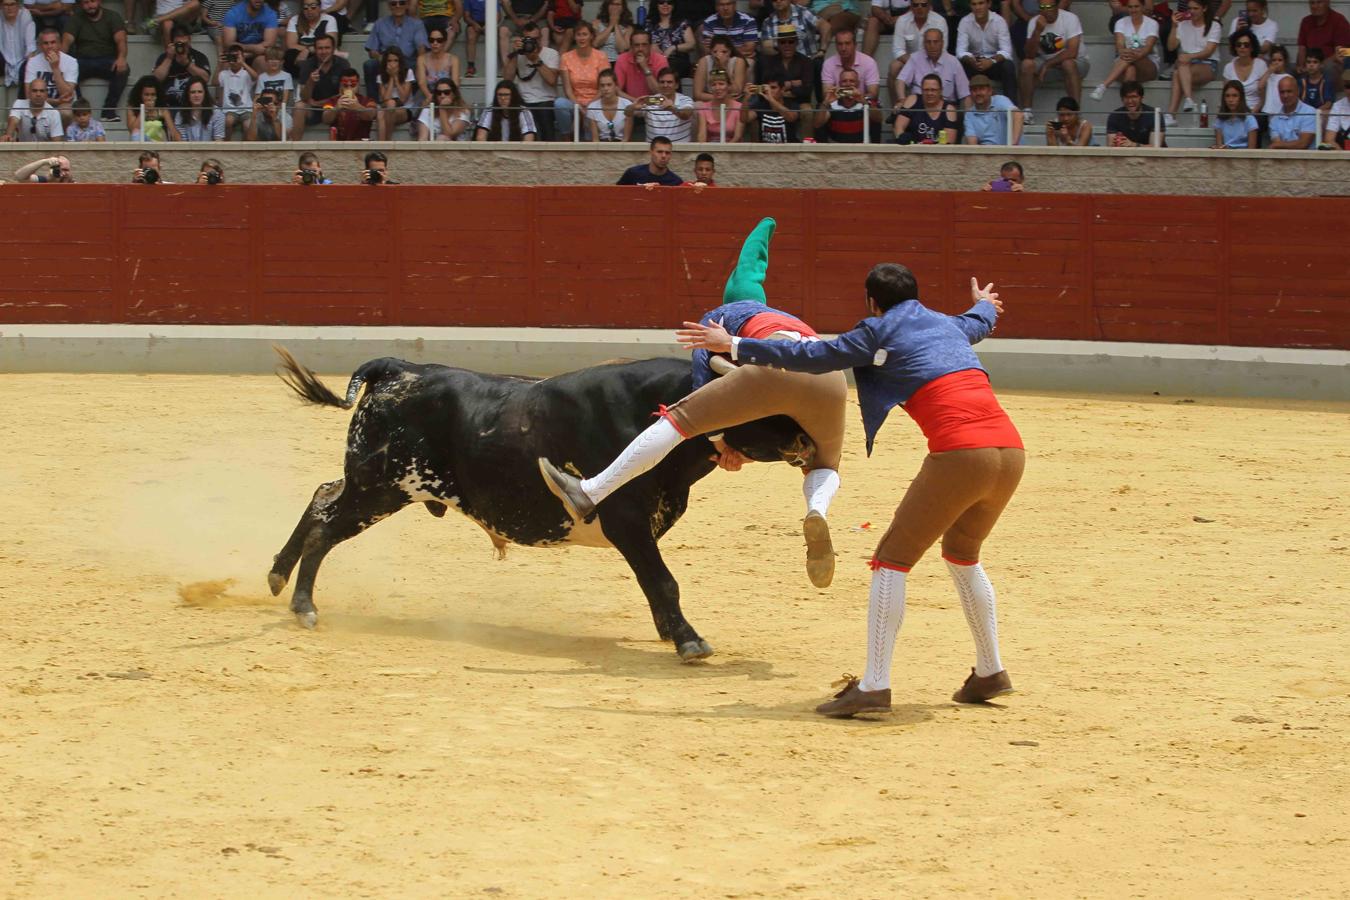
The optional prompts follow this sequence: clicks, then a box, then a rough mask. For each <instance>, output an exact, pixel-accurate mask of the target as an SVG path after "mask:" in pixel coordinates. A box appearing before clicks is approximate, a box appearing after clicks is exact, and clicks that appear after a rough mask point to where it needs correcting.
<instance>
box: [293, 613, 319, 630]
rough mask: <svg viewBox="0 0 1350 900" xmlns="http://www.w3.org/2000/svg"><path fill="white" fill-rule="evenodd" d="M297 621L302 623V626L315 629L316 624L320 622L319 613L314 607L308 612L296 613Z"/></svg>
mask: <svg viewBox="0 0 1350 900" xmlns="http://www.w3.org/2000/svg"><path fill="white" fill-rule="evenodd" d="M295 621H297V622H299V623H300V627H302V628H305V629H307V630H309V631H313V630H314V626H315V625H317V624H319V614H318V613H317V612H315V611H314V610H312V609H311V610H309V611H308V612H302V613H296V614H295Z"/></svg>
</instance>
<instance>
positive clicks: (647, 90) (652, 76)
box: [614, 28, 692, 102]
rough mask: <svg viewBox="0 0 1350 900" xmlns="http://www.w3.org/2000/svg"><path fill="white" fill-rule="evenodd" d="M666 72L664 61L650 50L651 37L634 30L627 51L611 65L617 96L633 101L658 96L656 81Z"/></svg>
mask: <svg viewBox="0 0 1350 900" xmlns="http://www.w3.org/2000/svg"><path fill="white" fill-rule="evenodd" d="M669 68H670V63H669V62H667V61H666V58H665V57H664V56H662V55H661V54H660V53H658V52H657V51H655V50H653V49H652V36H651V35H650V34H649V33H648V32H647V30H646V29H645V28H634V29H633V30H632V31H631V32H630V33H629V36H628V49H627V50H625V51H624V52H623V53H620V54H619V58H618V60H617V61H615V63H614V78H615V81H616V82H618V85H619V96H621V97H626V98H627V99H629V100H634V101H636V100H637V99H638V98H639V97H648V96H651V95H653V94H657V93H660V84H659V81H658V79H659V77H660V75H661V73H662V72H664V71H665V70H666V69H669ZM691 102H692V101H691Z"/></svg>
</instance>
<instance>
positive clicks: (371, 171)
mask: <svg viewBox="0 0 1350 900" xmlns="http://www.w3.org/2000/svg"><path fill="white" fill-rule="evenodd" d="M364 164H365V168H364V169H362V170H361V183H362V184H374V185H379V184H398V182H397V181H395V180H394V179H392V178H390V177H389V157H387V156H385V155H384V154H383V153H381V152H380V151H378V150H372V151H370V152H369V153H367V154H366V158H365V160H364Z"/></svg>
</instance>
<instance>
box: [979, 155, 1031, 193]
mask: <svg viewBox="0 0 1350 900" xmlns="http://www.w3.org/2000/svg"><path fill="white" fill-rule="evenodd" d="M1025 179H1026V173H1025V172H1023V171H1022V164H1021V163H1020V162H1017V161H1016V160H1010V161H1008V162H1005V163H1004V164H1003V165H1001V166H999V169H998V177H997V178H991V179H990V180H989V181H987V182H985V185H984V187H982V188H980V190H982V191H993V192H994V193H996V194H1001V193H1009V192H1012V193H1020V192H1021V191H1025V190H1026V189H1027V188H1026V185H1025V184H1023V181H1024V180H1025Z"/></svg>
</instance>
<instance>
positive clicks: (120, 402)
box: [0, 376, 1350, 898]
mask: <svg viewBox="0 0 1350 900" xmlns="http://www.w3.org/2000/svg"><path fill="white" fill-rule="evenodd" d="M328 380H329V383H330V384H333V385H335V386H337V385H340V384H341V383H344V382H343V379H341V378H336V377H335V378H329V379H328ZM0 387H2V388H3V393H4V396H5V402H4V405H5V419H6V420H7V421H8V422H9V426H8V427H7V428H6V429H5V430H6V432H7V433H8V434H9V438H8V439H7V440H8V441H9V442H10V447H9V450H8V451H6V459H5V461H4V463H3V464H2V465H0V497H3V508H4V516H3V519H4V531H5V534H6V540H5V541H4V543H3V545H0V597H2V599H3V610H4V615H3V618H0V678H3V684H2V685H0V798H3V802H0V896H5V897H91V896H119V897H131V896H169V895H174V896H182V897H202V896H229V897H281V896H286V897H294V896H328V897H339V896H365V897H390V896H413V895H422V896H426V895H439V896H446V897H450V896H454V897H464V896H479V895H481V896H502V897H624V898H629V897H631V898H640V897H654V896H658V895H660V896H675V897H752V896H763V897H821V898H826V897H828V898H839V897H896V896H901V895H904V896H918V895H946V894H952V893H956V892H969V893H978V894H984V895H993V896H1004V897H1046V896H1061V895H1065V896H1070V895H1076V896H1125V895H1150V896H1176V897H1191V896H1198V895H1207V896H1216V895H1224V896H1270V897H1288V896H1330V895H1345V894H1346V893H1347V892H1348V891H1350V888H1347V876H1346V873H1345V860H1346V859H1347V858H1348V857H1350V739H1348V738H1347V735H1348V734H1350V669H1347V666H1346V665H1345V663H1344V657H1343V656H1342V655H1341V651H1342V650H1343V649H1344V648H1345V644H1346V634H1347V632H1346V624H1345V623H1346V621H1347V619H1350V590H1348V588H1350V583H1348V581H1350V521H1347V512H1346V510H1347V506H1346V491H1347V486H1350V407H1335V408H1332V407H1325V406H1324V407H1316V408H1314V407H1309V406H1299V405H1296V404H1294V405H1288V404H1286V405H1283V406H1280V407H1273V406H1261V405H1258V404H1241V403H1238V404H1233V403H1225V404H1220V403H1216V402H1208V401H1204V400H1197V401H1196V402H1193V403H1192V402H1190V401H1188V400H1179V399H1177V398H1156V397H1150V398H1134V399H1132V398H1101V397H1048V396H1031V395H1005V397H1004V402H1005V405H1006V406H1007V407H1008V408H1009V410H1010V412H1011V413H1012V414H1013V416H1014V418H1015V419H1016V421H1017V422H1018V424H1019V426H1020V427H1021V429H1022V432H1023V435H1024V436H1025V438H1026V440H1027V443H1028V447H1029V448H1030V450H1031V452H1032V459H1031V463H1030V464H1029V467H1028V474H1027V478H1026V480H1025V482H1024V483H1023V488H1022V490H1021V492H1020V493H1019V495H1018V497H1017V498H1016V500H1015V501H1014V505H1013V507H1012V508H1011V509H1010V511H1009V513H1008V514H1007V515H1006V516H1005V518H1004V520H1003V522H1002V524H1001V526H1000V529H999V531H997V532H996V533H995V535H994V539H993V541H992V542H991V544H990V545H989V547H988V548H987V552H986V556H985V561H986V564H987V566H988V568H989V570H990V572H991V575H992V577H993V578H994V580H995V584H996V585H997V587H998V589H999V592H1000V593H999V600H1000V607H1001V614H1002V615H1001V618H1002V628H1003V650H1004V660H1005V662H1006V663H1007V665H1008V668H1009V671H1010V672H1011V673H1012V675H1013V678H1014V680H1015V682H1016V685H1017V687H1018V688H1019V693H1017V694H1015V695H1013V696H1012V697H1010V698H1008V699H1007V701H1006V702H1005V703H1003V704H1001V705H1000V706H997V707H990V708H972V707H958V706H956V705H954V704H952V703H950V702H949V701H948V697H949V696H950V694H951V692H952V691H953V690H954V689H955V688H956V687H957V686H958V685H959V684H960V682H961V680H962V678H963V677H964V675H965V672H966V670H967V667H968V666H969V665H970V662H971V661H972V660H973V651H972V650H971V647H970V642H969V636H968V634H967V632H966V627H965V623H964V620H963V619H962V616H961V612H960V607H959V605H958V604H957V603H956V600H955V596H954V593H953V590H952V588H951V585H950V582H949V581H948V578H947V574H946V572H945V570H944V568H943V567H942V565H941V564H940V561H938V560H937V559H936V557H935V556H934V557H930V558H929V559H928V560H926V561H925V563H924V564H922V565H921V566H920V567H919V568H918V569H917V570H916V571H915V573H914V575H913V576H912V577H911V580H910V592H909V596H910V603H909V614H908V617H907V620H906V622H905V625H904V630H903V631H902V633H901V636H900V645H899V649H898V651H897V665H896V684H895V688H896V691H895V695H896V701H897V705H896V710H895V712H894V714H893V715H891V716H889V717H883V718H880V719H878V720H875V721H852V722H848V721H845V722H837V721H829V720H825V719H821V718H818V717H816V716H815V715H813V714H812V713H811V712H810V708H811V706H812V705H813V704H815V703H816V702H819V701H820V700H821V699H822V698H823V697H825V696H826V695H827V689H828V686H829V684H830V682H831V681H832V680H833V679H834V678H836V677H838V675H839V673H841V672H843V671H845V670H849V671H859V670H860V669H861V668H862V664H863V635H864V632H865V625H864V610H865V608H866V585H867V580H868V575H869V573H868V571H867V568H866V566H865V565H864V561H865V560H866V558H867V557H868V556H869V554H870V551H871V548H872V545H873V543H874V541H875V538H876V534H877V528H878V527H880V526H883V525H884V524H885V522H886V521H888V519H889V516H890V512H891V510H892V509H893V507H894V504H895V502H896V501H897V500H898V498H899V497H900V494H901V492H902V491H903V489H904V487H905V486H906V484H907V483H908V480H909V477H910V476H911V474H912V473H913V472H914V471H916V469H917V466H918V462H919V460H920V457H921V453H922V450H921V445H920V441H919V438H918V435H917V432H916V431H915V430H914V429H913V427H912V426H911V425H910V423H909V422H908V420H907V419H906V418H905V417H903V416H900V415H897V416H896V417H895V418H894V419H893V420H892V423H891V424H890V425H888V426H887V428H886V429H885V430H884V431H883V432H882V440H881V446H880V448H879V451H878V453H877V454H876V456H875V457H873V458H872V459H871V460H865V459H864V458H863V457H862V454H861V451H860V450H859V449H858V447H859V446H860V444H861V436H860V428H859V426H858V424H857V421H856V415H852V414H851V415H850V422H849V425H850V430H851V437H850V440H851V442H852V444H853V448H854V449H853V452H852V453H851V455H849V456H848V457H846V460H845V467H844V487H843V490H842V492H841V494H840V496H839V498H838V500H837V501H836V504H835V507H834V512H833V522H834V527H835V534H836V542H837V545H838V549H839V550H840V553H841V568H840V572H839V575H838V577H837V578H836V580H835V584H834V586H833V587H832V588H831V589H830V590H827V591H816V590H814V589H812V588H811V587H810V586H809V583H808V582H807V581H806V578H805V576H804V574H802V573H801V572H800V570H799V568H798V567H797V566H796V565H795V562H794V565H792V566H790V567H786V568H784V567H782V566H776V565H774V564H773V563H772V562H771V561H772V560H778V559H791V560H794V561H795V560H796V559H797V558H798V556H799V552H800V551H799V542H800V539H799V537H798V532H797V517H798V515H799V510H798V504H799V497H800V494H799V484H800V476H799V475H798V474H797V473H795V472H793V471H791V470H790V469H788V468H787V467H786V466H759V465H757V466H753V467H750V468H747V469H746V470H745V471H744V472H741V473H740V474H738V475H730V474H726V473H716V474H714V475H713V476H711V477H709V478H708V479H706V480H705V481H703V482H701V483H700V484H699V485H698V486H697V487H696V488H695V499H694V501H693V507H692V510H691V512H690V514H689V515H688V516H686V518H685V519H684V520H683V521H682V522H681V523H680V525H679V526H677V528H676V529H675V531H674V532H673V533H672V534H671V535H669V536H668V537H667V538H666V540H665V542H664V544H663V548H664V550H665V553H666V557H667V559H668V560H669V561H670V563H671V567H672V569H674V570H675V571H676V573H677V574H678V575H679V576H680V577H681V581H682V586H683V590H684V596H685V603H684V605H685V610H686V613H687V615H688V616H689V618H690V621H692V622H693V623H694V625H695V626H696V627H697V628H698V629H699V630H700V631H701V632H702V633H703V635H704V636H705V637H706V638H707V639H708V640H709V641H710V642H712V644H713V645H714V646H715V647H716V648H717V650H718V654H717V655H716V656H715V657H713V658H712V659H711V660H710V661H709V662H708V664H704V665H681V664H680V663H679V661H678V660H677V658H676V656H675V654H674V652H673V650H672V649H671V648H670V647H669V646H668V645H663V644H660V643H658V642H657V641H656V638H655V633H654V631H653V628H652V625H651V620H650V617H649V615H648V613H647V609H646V604H645V603H644V601H643V599H642V597H641V594H640V592H639V590H638V588H637V586H636V584H635V583H634V580H633V578H632V577H631V575H630V573H629V571H628V569H627V567H626V566H625V565H624V563H623V561H622V560H621V559H620V557H619V556H618V554H617V553H613V552H609V551H601V550H586V549H580V548H578V549H569V550H531V549H528V548H512V550H511V552H510V554H509V555H508V557H507V559H506V560H505V561H504V562H496V561H494V560H493V558H492V552H491V546H490V544H489V542H488V540H487V537H486V536H485V535H484V534H483V533H482V532H481V531H480V530H479V529H478V528H477V527H476V526H474V525H473V524H472V523H470V522H469V521H468V520H466V519H463V518H461V517H457V516H455V515H454V514H453V513H452V514H451V515H450V516H448V517H447V518H445V519H443V520H436V519H433V518H432V517H431V516H429V515H427V514H426V512H425V511H423V510H422V509H421V508H420V507H416V508H410V509H408V510H405V511H404V512H402V513H400V514H399V515H398V516H396V517H395V518H393V519H391V520H390V521H388V522H385V523H382V524H381V525H379V526H377V527H376V528H374V529H372V530H371V531H369V532H368V533H366V534H365V535H363V536H361V537H359V538H357V539H356V540H355V541H352V542H350V543H348V544H345V545H343V546H341V547H339V548H338V549H337V550H335V551H334V552H333V554H332V555H331V556H330V557H329V558H328V561H327V563H326V564H325V566H324V568H323V570H322V571H321V572H320V575H319V581H318V589H317V593H316V599H317V602H318V605H319V611H320V617H321V618H320V622H321V624H320V627H319V630H318V631H317V632H314V633H306V632H304V631H302V630H300V629H299V628H298V627H297V626H296V625H295V624H294V623H293V620H292V618H291V616H290V614H289V613H288V612H287V610H286V607H285V602H286V599H287V597H288V596H289V591H287V593H286V595H284V596H283V597H282V598H281V599H273V598H272V597H270V596H269V595H268V594H267V590H266V585H265V580H264V576H265V574H266V571H267V568H268V566H269V564H270V561H271V557H272V554H273V553H275V552H276V550H277V549H279V548H280V546H281V544H282V542H283V541H284V540H285V538H286V537H287V535H288V534H289V533H290V530H291V528H292V526H293V525H294V524H295V521H296V519H297V518H298V516H299V514H300V512H301V510H302V509H303V507H304V505H305V503H306V502H307V501H308V498H309V496H310V493H311V491H312V490H313V488H314V487H315V486H316V485H317V484H318V483H319V482H320V481H323V480H327V479H329V478H331V477H335V476H336V475H337V474H339V473H340V460H341V451H342V446H343V440H344V434H345V429H346V420H347V416H346V414H345V413H342V412H339V411H336V410H324V409H313V408H304V407H301V406H300V405H299V404H298V403H297V402H296V401H295V399H294V398H293V397H292V396H291V395H290V394H289V393H288V391H287V390H286V389H285V388H284V387H283V386H282V385H281V384H280V383H279V382H278V381H276V380H275V379H273V378H270V377H267V378H265V377H239V378H207V377H116V376H4V377H0ZM765 497H769V498H772V499H770V500H768V501H765V500H764V499H763V498H765ZM744 509H754V510H756V512H755V513H754V514H753V516H751V517H749V518H747V517H746V516H745V515H744V514H743V513H738V510H744ZM864 523H871V525H872V527H871V528H863V527H862V526H863V524H864ZM226 579H236V582H235V583H234V584H232V585H227V584H226V583H224V582H225V580H226ZM211 582H218V584H214V585H213V584H211Z"/></svg>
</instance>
